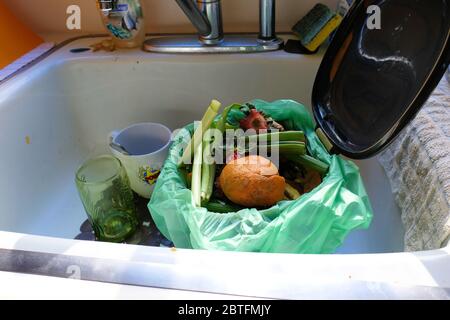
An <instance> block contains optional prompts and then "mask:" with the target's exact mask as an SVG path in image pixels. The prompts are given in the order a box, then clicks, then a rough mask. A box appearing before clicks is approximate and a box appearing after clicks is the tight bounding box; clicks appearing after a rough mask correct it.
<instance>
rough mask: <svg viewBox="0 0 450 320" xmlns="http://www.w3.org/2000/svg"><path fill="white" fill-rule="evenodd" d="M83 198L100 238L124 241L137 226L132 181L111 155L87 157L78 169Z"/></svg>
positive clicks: (77, 174) (80, 191) (78, 183)
mask: <svg viewBox="0 0 450 320" xmlns="http://www.w3.org/2000/svg"><path fill="white" fill-rule="evenodd" d="M76 184H77V188H78V193H79V194H80V198H81V201H82V202H83V205H84V208H85V210H86V213H87V215H88V218H89V221H90V222H91V224H92V228H93V229H94V232H95V236H96V238H97V240H99V241H106V242H123V241H125V240H126V239H127V238H129V237H130V236H132V235H133V234H134V232H135V231H136V229H137V226H138V219H137V214H136V207H135V202H134V195H133V191H132V190H131V188H130V182H129V180H128V176H127V174H126V172H125V169H124V167H123V166H122V164H121V163H120V161H119V160H118V159H116V158H114V157H112V156H108V155H105V156H100V157H97V158H94V159H91V160H88V161H87V162H86V163H85V164H83V165H82V166H81V167H80V168H79V169H78V171H77V173H76Z"/></svg>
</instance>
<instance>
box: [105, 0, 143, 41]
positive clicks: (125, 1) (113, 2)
mask: <svg viewBox="0 0 450 320" xmlns="http://www.w3.org/2000/svg"><path fill="white" fill-rule="evenodd" d="M97 4H98V7H99V10H100V12H101V16H102V19H103V23H104V25H105V27H106V29H107V30H108V32H109V33H110V34H111V36H112V39H113V42H114V44H115V46H116V47H118V48H136V47H139V46H141V45H142V43H143V42H144V38H145V24H144V13H143V8H142V4H141V2H140V1H139V0H97Z"/></svg>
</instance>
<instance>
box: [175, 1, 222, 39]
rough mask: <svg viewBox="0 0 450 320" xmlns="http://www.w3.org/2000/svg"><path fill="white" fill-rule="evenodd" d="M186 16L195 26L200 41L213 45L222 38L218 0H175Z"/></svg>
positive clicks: (220, 8) (220, 9)
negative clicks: (195, 0)
mask: <svg viewBox="0 0 450 320" xmlns="http://www.w3.org/2000/svg"><path fill="white" fill-rule="evenodd" d="M176 2H177V3H178V5H179V6H180V8H181V9H182V10H183V11H184V13H185V14H186V16H187V17H188V18H189V20H190V21H191V22H192V24H193V25H194V27H196V28H197V30H198V33H199V35H200V41H201V42H203V43H204V44H206V45H215V44H217V43H219V42H220V41H222V39H223V27H222V5H221V2H220V0H198V1H197V4H196V3H195V2H194V1H193V0H176Z"/></svg>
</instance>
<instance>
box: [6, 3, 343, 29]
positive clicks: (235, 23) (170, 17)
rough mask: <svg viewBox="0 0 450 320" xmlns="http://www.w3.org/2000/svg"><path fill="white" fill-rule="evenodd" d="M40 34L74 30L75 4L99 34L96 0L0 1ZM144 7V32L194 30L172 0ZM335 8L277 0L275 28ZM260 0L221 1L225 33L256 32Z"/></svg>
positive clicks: (85, 22)
mask: <svg viewBox="0 0 450 320" xmlns="http://www.w3.org/2000/svg"><path fill="white" fill-rule="evenodd" d="M3 1H4V2H5V3H7V4H8V6H9V7H10V8H11V10H12V11H14V12H15V13H16V14H17V15H19V16H20V17H21V18H23V19H24V20H25V21H26V22H27V23H28V24H29V25H30V26H31V27H32V28H33V30H35V31H36V32H38V33H39V34H43V35H45V34H53V33H68V34H73V35H76V34H77V33H79V32H77V31H68V30H67V29H66V28H65V20H66V8H67V7H68V6H69V5H71V4H77V5H79V6H80V7H81V10H82V31H81V32H82V33H99V32H100V33H102V32H104V31H103V28H102V25H101V23H100V19H99V16H98V13H97V11H96V6H95V0H3ZM142 1H143V3H144V6H145V9H146V15H147V21H148V27H147V32H193V31H194V29H193V28H192V26H191V24H190V22H189V21H188V20H187V18H186V17H185V16H184V14H183V13H182V12H181V10H180V9H179V8H178V6H177V4H176V3H175V1H174V0H142ZM317 2H322V3H325V4H327V5H330V6H331V7H333V8H335V7H336V5H337V0H277V28H278V30H279V31H289V30H290V28H291V27H292V25H293V24H294V23H295V22H297V20H299V19H300V18H301V17H302V16H303V15H304V14H306V12H307V11H308V10H309V9H311V8H312V7H313V6H314V4H315V3H317ZM258 4H259V0H222V6H223V11H224V12H223V15H224V26H225V32H237V31H258V19H259V17H258V15H259V14H258V12H259V11H258Z"/></svg>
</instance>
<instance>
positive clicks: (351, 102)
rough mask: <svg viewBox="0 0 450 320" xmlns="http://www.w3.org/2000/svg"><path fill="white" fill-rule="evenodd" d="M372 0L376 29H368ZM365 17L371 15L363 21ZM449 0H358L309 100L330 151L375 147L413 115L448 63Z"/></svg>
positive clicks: (369, 152)
mask: <svg viewBox="0 0 450 320" xmlns="http://www.w3.org/2000/svg"><path fill="white" fill-rule="evenodd" d="M371 5H377V6H378V7H379V8H380V12H381V29H380V30H378V29H369V27H368V23H367V22H368V20H370V19H369V18H370V17H371V16H372V14H370V13H368V10H367V9H368V7H369V6H371ZM370 21H371V22H372V21H373V20H370ZM449 29H450V0H357V1H356V2H355V3H354V5H353V7H352V8H351V10H350V11H349V13H348V14H347V16H346V17H345V18H344V20H343V22H342V24H341V26H340V27H339V28H338V30H337V32H336V34H335V36H334V38H333V40H332V42H331V44H330V46H329V48H328V50H327V52H326V53H325V56H324V58H323V61H322V64H321V66H320V68H319V71H318V73H317V76H316V81H315V83H314V89H313V96H312V104H313V113H314V117H315V119H316V122H317V124H318V126H319V127H320V128H321V129H322V131H323V133H325V135H326V137H327V138H328V140H329V142H331V144H332V145H333V152H336V153H341V154H343V155H345V156H348V157H350V158H353V159H364V158H369V157H371V156H373V155H375V154H376V153H378V152H380V151H381V150H382V149H383V148H384V147H386V146H387V145H388V144H389V143H390V142H392V140H393V139H395V137H396V136H397V135H398V134H399V133H400V131H401V130H402V129H403V128H404V127H405V126H406V125H407V124H408V123H409V122H410V121H411V120H412V119H413V118H414V116H415V115H416V114H417V112H418V111H419V109H420V108H421V107H422V105H423V104H424V103H425V102H426V100H427V99H428V97H429V96H430V94H431V93H432V91H433V90H434V89H435V87H436V86H437V85H438V83H439V81H440V80H441V78H442V76H443V75H444V73H445V71H446V69H447V67H448V64H449V62H450V44H449Z"/></svg>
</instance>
